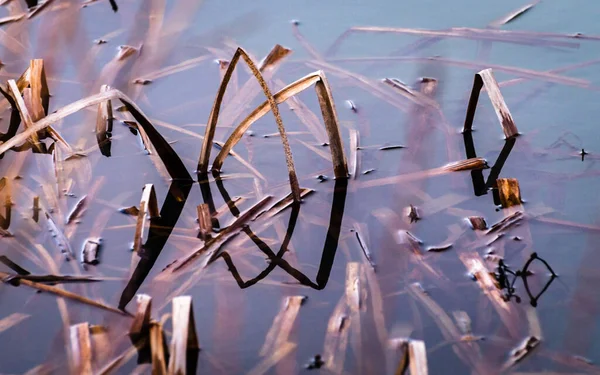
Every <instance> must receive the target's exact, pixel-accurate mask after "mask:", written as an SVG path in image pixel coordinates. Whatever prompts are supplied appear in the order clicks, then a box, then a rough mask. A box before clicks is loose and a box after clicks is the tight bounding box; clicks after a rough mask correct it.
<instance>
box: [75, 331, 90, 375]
mask: <svg viewBox="0 0 600 375" xmlns="http://www.w3.org/2000/svg"><path fill="white" fill-rule="evenodd" d="M69 333H70V335H69V336H70V343H71V345H70V351H69V359H70V364H71V371H72V374H80V375H92V374H93V372H92V343H91V340H90V325H89V324H88V323H80V324H75V325H72V326H71V328H70V329H69Z"/></svg>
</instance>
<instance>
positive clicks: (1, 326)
mask: <svg viewBox="0 0 600 375" xmlns="http://www.w3.org/2000/svg"><path fill="white" fill-rule="evenodd" d="M30 316H31V315H27V314H22V313H13V314H10V315H9V316H7V317H5V318H3V319H0V333H2V332H4V331H6V330H7V329H9V328H11V327H14V326H16V325H17V324H19V323H21V322H22V321H24V320H25V319H27V318H29V317H30Z"/></svg>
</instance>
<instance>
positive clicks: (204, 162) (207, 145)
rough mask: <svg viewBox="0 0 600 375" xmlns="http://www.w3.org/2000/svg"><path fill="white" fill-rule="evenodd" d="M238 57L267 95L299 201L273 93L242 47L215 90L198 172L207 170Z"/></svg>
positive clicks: (291, 181)
mask: <svg viewBox="0 0 600 375" xmlns="http://www.w3.org/2000/svg"><path fill="white" fill-rule="evenodd" d="M240 57H241V58H242V60H243V61H244V62H246V64H247V65H248V67H249V68H250V70H251V71H252V74H253V75H254V77H255V78H256V80H257V81H258V83H259V84H260V86H261V88H262V90H263V92H264V94H265V96H266V97H267V101H268V103H269V105H270V108H271V111H272V112H273V116H274V117H275V122H276V123H277V128H278V130H279V133H280V135H281V142H282V144H283V150H284V153H285V159H286V164H287V168H288V174H289V179H290V187H291V189H292V195H293V197H294V200H295V201H298V202H299V201H300V185H299V184H298V178H297V176H296V169H295V168H294V161H293V159H292V151H291V149H290V145H289V141H288V139H287V135H286V133H285V128H284V126H283V120H282V119H281V115H280V114H279V108H278V107H277V103H276V102H275V99H274V98H273V94H272V93H271V90H270V89H269V87H268V85H267V82H266V81H265V80H264V78H263V76H262V73H261V72H260V71H259V69H258V67H257V66H256V65H255V64H254V62H253V61H252V59H250V57H249V56H248V54H247V53H246V51H244V50H243V49H242V48H238V49H237V50H236V52H235V53H234V55H233V57H232V58H231V62H230V64H229V67H228V68H227V71H226V72H225V76H224V77H223V80H222V81H221V85H220V87H219V90H218V92H217V96H216V98H215V102H214V104H213V107H212V110H211V112H210V115H209V118H208V122H207V125H206V133H205V135H204V141H203V143H202V150H201V152H200V158H199V160H198V172H199V173H201V174H206V173H207V172H208V163H209V161H208V160H209V158H210V151H211V149H212V146H213V139H214V136H215V130H216V127H217V121H218V119H219V111H220V109H221V103H222V101H223V98H224V96H225V90H226V89H227V84H228V83H229V80H230V79H231V76H232V74H233V70H234V69H235V67H236V65H237V63H238V62H239V60H240ZM228 153H229V152H227V153H226V154H225V155H227V154H228Z"/></svg>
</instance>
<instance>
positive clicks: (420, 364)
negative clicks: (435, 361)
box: [408, 340, 429, 375]
mask: <svg viewBox="0 0 600 375" xmlns="http://www.w3.org/2000/svg"><path fill="white" fill-rule="evenodd" d="M408 365H409V368H410V375H428V374H429V370H427V351H426V349H425V342H423V341H421V340H410V341H409V342H408Z"/></svg>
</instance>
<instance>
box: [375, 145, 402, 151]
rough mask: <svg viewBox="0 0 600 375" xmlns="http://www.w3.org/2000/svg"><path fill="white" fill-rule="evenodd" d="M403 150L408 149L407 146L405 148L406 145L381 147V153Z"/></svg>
mask: <svg viewBox="0 0 600 375" xmlns="http://www.w3.org/2000/svg"><path fill="white" fill-rule="evenodd" d="M401 148H406V146H404V145H389V146H382V147H379V150H380V151H387V150H398V149H401Z"/></svg>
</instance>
